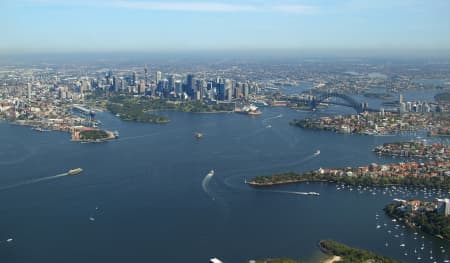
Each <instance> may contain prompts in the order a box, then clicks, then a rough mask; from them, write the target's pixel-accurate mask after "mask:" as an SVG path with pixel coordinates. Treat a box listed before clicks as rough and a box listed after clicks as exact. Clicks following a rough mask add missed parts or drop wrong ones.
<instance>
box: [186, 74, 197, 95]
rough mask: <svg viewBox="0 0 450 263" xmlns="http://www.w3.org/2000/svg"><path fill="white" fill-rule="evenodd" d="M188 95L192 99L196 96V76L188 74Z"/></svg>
mask: <svg viewBox="0 0 450 263" xmlns="http://www.w3.org/2000/svg"><path fill="white" fill-rule="evenodd" d="M186 93H187V94H188V96H189V97H190V98H193V97H194V95H195V76H194V75H193V74H188V75H187V79H186Z"/></svg>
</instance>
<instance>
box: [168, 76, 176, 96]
mask: <svg viewBox="0 0 450 263" xmlns="http://www.w3.org/2000/svg"><path fill="white" fill-rule="evenodd" d="M174 90H175V76H174V75H170V76H169V91H170V92H171V91H174Z"/></svg>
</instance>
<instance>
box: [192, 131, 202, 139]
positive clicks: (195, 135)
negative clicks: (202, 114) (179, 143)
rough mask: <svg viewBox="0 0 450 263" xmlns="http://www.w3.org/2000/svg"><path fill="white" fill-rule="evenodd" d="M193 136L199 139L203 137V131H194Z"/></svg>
mask: <svg viewBox="0 0 450 263" xmlns="http://www.w3.org/2000/svg"><path fill="white" fill-rule="evenodd" d="M194 137H195V138H196V139H201V138H203V133H200V132H196V133H195V134H194Z"/></svg>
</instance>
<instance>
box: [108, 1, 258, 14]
mask: <svg viewBox="0 0 450 263" xmlns="http://www.w3.org/2000/svg"><path fill="white" fill-rule="evenodd" d="M110 5H111V6H113V7H122V8H129V9H141V10H154V11H189V12H255V11H258V9H257V8H256V7H255V6H251V5H240V4H224V3H207V2H191V3H182V2H137V1H116V2H112V3H111V4H110Z"/></svg>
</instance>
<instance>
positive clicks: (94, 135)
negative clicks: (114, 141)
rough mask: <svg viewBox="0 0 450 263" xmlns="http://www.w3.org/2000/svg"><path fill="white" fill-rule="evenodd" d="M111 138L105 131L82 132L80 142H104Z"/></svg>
mask: <svg viewBox="0 0 450 263" xmlns="http://www.w3.org/2000/svg"><path fill="white" fill-rule="evenodd" d="M108 137H109V135H108V133H107V132H106V131H103V130H90V131H80V140H82V141H84V140H86V141H91V140H93V141H95V140H104V139H107V138H108Z"/></svg>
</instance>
